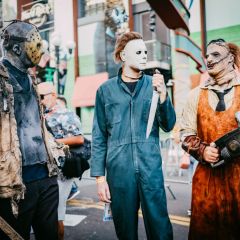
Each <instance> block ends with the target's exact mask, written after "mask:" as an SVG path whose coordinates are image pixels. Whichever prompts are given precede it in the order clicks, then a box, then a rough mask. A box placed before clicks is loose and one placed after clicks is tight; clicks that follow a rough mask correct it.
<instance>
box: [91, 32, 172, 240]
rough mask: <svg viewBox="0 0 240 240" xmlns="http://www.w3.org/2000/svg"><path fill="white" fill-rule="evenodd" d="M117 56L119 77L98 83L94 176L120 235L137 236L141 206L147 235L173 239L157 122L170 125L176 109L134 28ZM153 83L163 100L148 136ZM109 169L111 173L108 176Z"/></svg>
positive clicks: (117, 47) (122, 40)
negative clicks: (149, 65)
mask: <svg viewBox="0 0 240 240" xmlns="http://www.w3.org/2000/svg"><path fill="white" fill-rule="evenodd" d="M114 56H115V60H116V61H117V62H121V63H122V68H121V69H120V70H119V73H118V75H117V77H114V78H112V79H110V80H108V81H106V82H105V83H104V84H102V85H101V86H100V88H99V89H98V91H97V95H96V105H95V113H94V121H93V131H92V158H91V176H92V177H96V182H97V189H98V196H99V199H100V201H103V202H106V203H111V209H112V215H113V221H114V225H115V229H116V233H117V236H118V238H119V239H121V240H123V239H124V240H126V239H131V240H134V239H137V238H138V236H137V229H138V210H139V208H140V204H141V209H142V213H143V218H144V223H145V228H146V233H147V238H148V239H155V240H157V239H161V240H163V239H164V240H170V239H172V238H173V235H172V226H171V223H170V220H169V217H168V212H167V205H166V195H165V189H164V181H163V173H162V159H161V155H160V146H159V128H162V129H163V130H164V131H170V130H171V129H172V128H173V126H174V124H175V120H176V118H175V112H174V109H173V106H172V103H171V101H170V98H169V97H168V95H167V91H166V87H165V83H164V79H163V76H162V75H161V74H154V76H153V77H151V76H148V75H145V74H144V73H143V72H142V71H141V70H143V69H144V67H145V66H146V63H147V49H146V45H145V43H144V41H143V39H142V36H141V35H140V34H139V33H136V32H129V33H125V34H123V35H122V36H121V37H120V38H119V39H118V40H117V42H116V45H115V52H114ZM153 88H156V89H157V92H158V94H159V101H158V105H157V111H156V116H155V120H154V123H153V127H152V132H151V134H150V136H149V138H148V139H146V129H147V121H148V115H149V110H150V104H151V98H152V95H153ZM105 171H106V173H107V179H105Z"/></svg>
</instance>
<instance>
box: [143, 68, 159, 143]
mask: <svg viewBox="0 0 240 240" xmlns="http://www.w3.org/2000/svg"><path fill="white" fill-rule="evenodd" d="M155 73H159V74H160V72H159V71H158V70H155ZM158 99H159V94H158V92H157V91H156V89H154V90H153V95H152V101H151V107H150V111H149V116H148V123H147V131H146V138H147V139H148V137H149V135H150V133H151V131H152V126H153V121H154V118H155V114H156V110H157V104H158Z"/></svg>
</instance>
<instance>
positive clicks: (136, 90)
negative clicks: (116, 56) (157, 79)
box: [117, 68, 146, 97]
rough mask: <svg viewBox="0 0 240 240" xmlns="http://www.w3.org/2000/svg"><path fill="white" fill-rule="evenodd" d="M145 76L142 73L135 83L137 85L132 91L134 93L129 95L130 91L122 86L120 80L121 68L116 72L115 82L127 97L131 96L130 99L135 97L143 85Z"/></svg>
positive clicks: (124, 85)
mask: <svg viewBox="0 0 240 240" xmlns="http://www.w3.org/2000/svg"><path fill="white" fill-rule="evenodd" d="M145 77H146V75H145V74H144V72H142V76H141V77H140V78H139V80H138V81H137V85H136V87H135V89H134V91H133V92H132V93H131V91H130V90H129V89H128V87H127V85H126V84H124V82H123V80H122V68H120V69H119V71H118V75H117V78H118V79H117V80H118V83H119V84H120V85H121V86H122V88H123V90H124V91H125V92H127V93H128V94H129V95H131V96H132V97H134V96H135V95H137V94H138V93H139V91H140V89H141V87H142V85H143V82H144V79H145Z"/></svg>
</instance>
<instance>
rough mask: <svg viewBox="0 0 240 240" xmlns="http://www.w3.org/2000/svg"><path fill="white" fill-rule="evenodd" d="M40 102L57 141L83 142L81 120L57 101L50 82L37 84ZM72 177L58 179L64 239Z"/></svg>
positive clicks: (75, 143) (59, 214)
mask: <svg viewBox="0 0 240 240" xmlns="http://www.w3.org/2000/svg"><path fill="white" fill-rule="evenodd" d="M38 89H39V93H40V95H41V98H42V100H41V103H42V104H43V105H44V106H45V119H46V125H47V129H48V130H49V132H50V133H51V134H52V135H53V136H54V138H55V139H56V141H57V142H59V143H63V144H66V145H68V146H76V145H81V144H83V143H84V138H83V135H82V129H81V122H80V119H79V117H78V116H77V115H76V114H75V113H74V112H73V111H70V110H68V109H67V108H66V107H65V105H64V104H61V103H59V102H57V94H56V89H55V87H54V86H53V84H52V83H49V82H43V83H40V84H39V85H38ZM73 182H74V178H70V179H67V178H66V177H64V176H63V175H62V174H61V175H60V177H59V179H58V185H59V205H58V233H59V240H63V239H64V220H65V214H66V202H67V199H68V196H69V193H70V191H71V188H72V184H73Z"/></svg>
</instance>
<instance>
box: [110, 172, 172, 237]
mask: <svg viewBox="0 0 240 240" xmlns="http://www.w3.org/2000/svg"><path fill="white" fill-rule="evenodd" d="M129 169H130V168H129ZM127 176H128V177H129V178H126V176H125V177H124V179H123V185H122V181H121V182H120V183H118V182H116V181H119V180H118V179H117V178H114V179H113V181H115V179H117V180H116V181H115V182H112V181H111V180H109V181H108V182H109V183H110V185H109V186H110V192H111V201H112V203H111V208H112V214H113V221H114V225H115V229H116V234H117V236H118V239H120V240H137V239H138V231H137V229H138V210H139V207H140V204H141V209H142V213H143V220H144V224H145V229H146V234H147V239H148V240H160V239H161V240H172V239H173V232H172V225H171V223H170V220H169V217H168V212H167V204H166V195H165V189H164V185H163V182H162V183H159V184H160V186H161V187H158V186H156V185H154V183H155V184H156V182H154V179H153V178H148V182H147V181H146V182H143V180H142V178H141V175H140V174H139V173H134V170H132V171H131V170H129V171H128V175H127ZM114 184H115V186H114ZM120 185H121V186H120Z"/></svg>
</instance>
